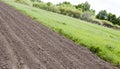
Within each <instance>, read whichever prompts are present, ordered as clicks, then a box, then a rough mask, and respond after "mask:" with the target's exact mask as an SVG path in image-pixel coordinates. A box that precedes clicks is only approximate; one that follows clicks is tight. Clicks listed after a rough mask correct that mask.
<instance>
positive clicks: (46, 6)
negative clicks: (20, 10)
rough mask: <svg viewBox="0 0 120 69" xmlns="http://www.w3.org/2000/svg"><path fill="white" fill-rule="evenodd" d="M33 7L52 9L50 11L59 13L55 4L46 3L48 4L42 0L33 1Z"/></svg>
mask: <svg viewBox="0 0 120 69" xmlns="http://www.w3.org/2000/svg"><path fill="white" fill-rule="evenodd" d="M33 7H36V8H40V9H44V10H47V11H52V12H55V13H60V11H59V9H58V8H57V7H56V6H54V5H48V4H46V3H43V2H34V3H33Z"/></svg>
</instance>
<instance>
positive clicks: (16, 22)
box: [0, 2, 118, 69]
mask: <svg viewBox="0 0 120 69" xmlns="http://www.w3.org/2000/svg"><path fill="white" fill-rule="evenodd" d="M0 12H1V15H0V35H1V37H0V38H1V40H2V41H0V46H1V47H2V48H3V49H4V52H2V51H3V49H0V51H1V52H0V57H1V59H3V60H4V61H5V62H4V63H6V64H7V65H8V67H9V68H8V69H118V68H115V67H113V66H111V65H110V64H109V63H107V62H105V61H103V60H101V59H100V58H98V57H97V56H96V55H94V54H92V53H91V52H90V51H89V50H87V49H86V48H84V47H81V46H78V45H76V44H75V43H73V42H72V41H70V40H68V39H66V38H65V37H63V36H60V35H59V34H57V33H55V32H53V31H51V30H50V29H48V28H46V27H45V26H43V25H41V24H39V23H37V22H35V21H34V20H32V19H31V18H29V17H27V16H24V15H23V14H21V13H20V12H18V11H17V10H14V9H13V8H12V7H10V6H8V5H6V4H4V3H2V2H0ZM4 42H6V43H7V45H3V44H5V43H4ZM1 47H0V48H1ZM1 54H3V55H1ZM4 54H5V55H6V54H7V56H6V57H8V59H9V60H8V61H7V60H6V59H5V55H4ZM12 56H14V57H13V58H14V59H13V58H12ZM10 62H11V63H10ZM0 64H1V63H0Z"/></svg>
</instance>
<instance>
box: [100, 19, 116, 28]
mask: <svg viewBox="0 0 120 69" xmlns="http://www.w3.org/2000/svg"><path fill="white" fill-rule="evenodd" d="M102 23H103V26H106V27H109V28H113V27H114V26H113V24H112V23H111V22H109V21H106V20H102Z"/></svg>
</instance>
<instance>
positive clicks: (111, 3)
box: [42, 0, 120, 16]
mask: <svg viewBox="0 0 120 69" xmlns="http://www.w3.org/2000/svg"><path fill="white" fill-rule="evenodd" d="M42 1H43V2H52V3H54V4H57V3H60V2H63V1H69V2H70V3H71V4H74V5H76V4H80V3H84V2H86V1H88V2H89V4H90V5H91V9H94V10H96V13H98V12H99V11H100V10H107V11H108V12H111V13H113V14H116V15H117V16H120V0H42Z"/></svg>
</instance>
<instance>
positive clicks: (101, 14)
mask: <svg viewBox="0 0 120 69" xmlns="http://www.w3.org/2000/svg"><path fill="white" fill-rule="evenodd" d="M96 18H98V19H102V20H107V19H108V17H107V11H106V10H101V11H100V12H99V13H98V14H97V15H96Z"/></svg>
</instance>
